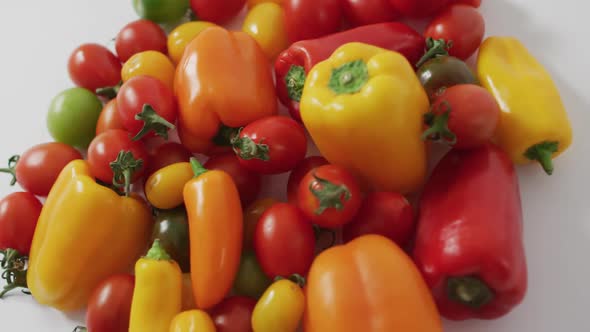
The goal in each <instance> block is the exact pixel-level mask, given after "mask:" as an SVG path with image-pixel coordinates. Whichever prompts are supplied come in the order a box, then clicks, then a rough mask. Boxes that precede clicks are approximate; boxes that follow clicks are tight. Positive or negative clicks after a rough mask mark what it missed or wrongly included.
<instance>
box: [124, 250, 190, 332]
mask: <svg viewBox="0 0 590 332" xmlns="http://www.w3.org/2000/svg"><path fill="white" fill-rule="evenodd" d="M181 306H182V272H181V271H180V267H179V266H178V264H177V263H176V262H175V261H174V260H172V259H171V258H170V256H169V255H168V254H167V253H166V251H165V250H164V249H163V248H162V247H161V246H160V241H159V240H157V239H156V240H155V241H154V244H153V246H152V248H151V249H150V250H149V251H148V252H147V255H146V256H145V257H142V258H140V259H139V260H138V261H137V263H136V264H135V288H134V289H133V299H132V300H131V317H130V318H129V332H166V331H168V330H169V328H170V324H171V323H172V320H173V319H174V317H175V316H176V315H177V314H178V313H180V310H181Z"/></svg>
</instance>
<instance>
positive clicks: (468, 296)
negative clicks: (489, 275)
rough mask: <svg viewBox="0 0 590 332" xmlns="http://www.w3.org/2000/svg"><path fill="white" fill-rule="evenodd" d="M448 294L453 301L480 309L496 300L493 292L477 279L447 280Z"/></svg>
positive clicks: (455, 278)
mask: <svg viewBox="0 0 590 332" xmlns="http://www.w3.org/2000/svg"><path fill="white" fill-rule="evenodd" d="M447 294H448V296H449V299H451V300H452V301H455V302H458V303H460V304H463V305H465V306H467V307H470V308H473V309H478V308H481V307H483V306H484V305H486V304H488V303H490V302H491V301H492V300H493V299H494V293H493V292H492V290H491V289H490V288H489V287H488V285H486V283H485V282H483V281H482V280H481V279H479V278H477V277H451V278H449V279H448V280H447Z"/></svg>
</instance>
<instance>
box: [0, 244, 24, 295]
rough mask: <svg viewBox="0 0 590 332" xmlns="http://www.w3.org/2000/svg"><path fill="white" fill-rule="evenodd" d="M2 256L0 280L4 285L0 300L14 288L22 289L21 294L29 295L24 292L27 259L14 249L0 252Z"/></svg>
mask: <svg viewBox="0 0 590 332" xmlns="http://www.w3.org/2000/svg"><path fill="white" fill-rule="evenodd" d="M0 253H1V254H2V256H3V257H2V261H1V263H0V267H1V268H2V270H4V271H3V272H2V275H1V277H2V279H4V281H5V282H6V285H5V286H4V288H3V289H2V292H0V298H2V297H3V296H4V295H5V294H6V293H8V292H10V291H11V290H13V289H16V288H24V289H23V293H25V294H30V293H29V292H28V290H26V288H27V287H28V286H27V261H28V257H26V256H23V255H21V254H20V253H19V252H18V251H17V250H15V249H5V250H0Z"/></svg>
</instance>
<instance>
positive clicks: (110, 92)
mask: <svg viewBox="0 0 590 332" xmlns="http://www.w3.org/2000/svg"><path fill="white" fill-rule="evenodd" d="M121 85H123V82H119V84H117V85H115V86H107V87H104V88H98V89H96V91H95V92H96V94H97V95H99V96H102V97H105V98H107V99H108V100H111V99H115V98H116V97H117V94H118V93H119V90H120V89H121Z"/></svg>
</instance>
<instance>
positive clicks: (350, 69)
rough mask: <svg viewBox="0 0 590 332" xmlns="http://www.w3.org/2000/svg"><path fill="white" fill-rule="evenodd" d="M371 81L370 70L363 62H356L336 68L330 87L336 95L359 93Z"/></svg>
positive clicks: (331, 77)
mask: <svg viewBox="0 0 590 332" xmlns="http://www.w3.org/2000/svg"><path fill="white" fill-rule="evenodd" d="M368 80H369V70H368V69H367V64H366V63H365V62H364V61H363V60H355V61H351V62H348V63H345V64H343V65H342V66H340V67H338V68H335V69H334V70H333V71H332V76H330V81H329V82H328V87H329V88H330V89H332V91H333V92H334V93H336V94H339V95H340V94H352V93H357V92H359V91H360V90H361V89H362V88H363V86H364V85H365V83H367V81H368Z"/></svg>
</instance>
